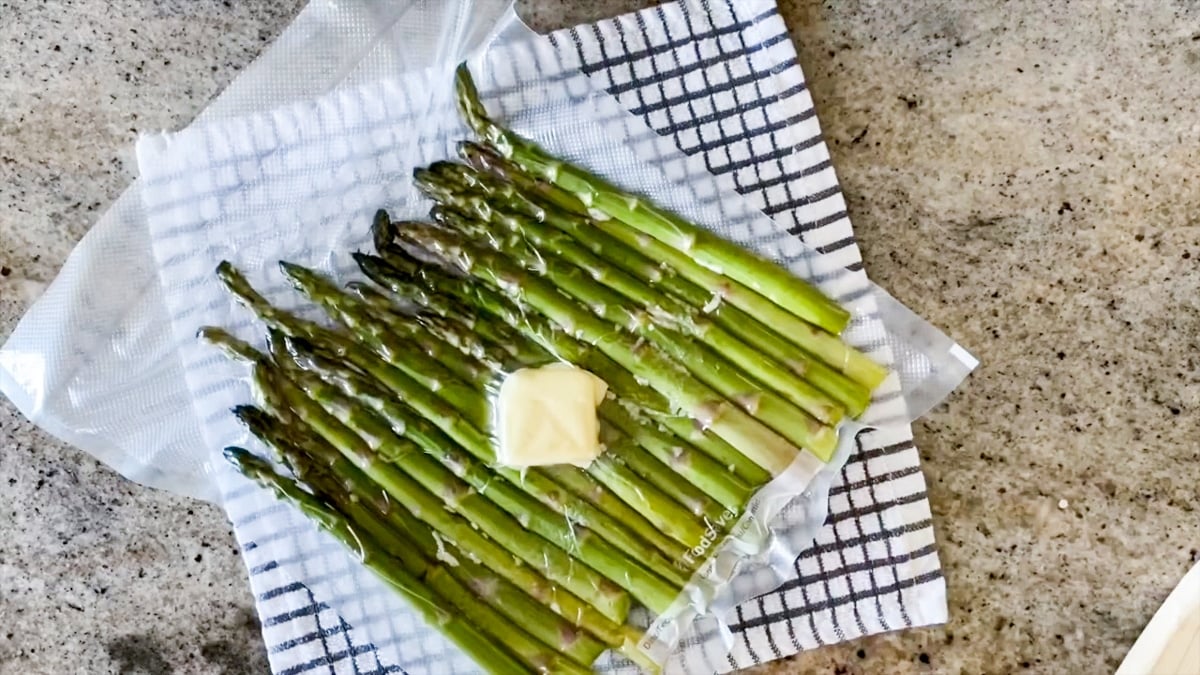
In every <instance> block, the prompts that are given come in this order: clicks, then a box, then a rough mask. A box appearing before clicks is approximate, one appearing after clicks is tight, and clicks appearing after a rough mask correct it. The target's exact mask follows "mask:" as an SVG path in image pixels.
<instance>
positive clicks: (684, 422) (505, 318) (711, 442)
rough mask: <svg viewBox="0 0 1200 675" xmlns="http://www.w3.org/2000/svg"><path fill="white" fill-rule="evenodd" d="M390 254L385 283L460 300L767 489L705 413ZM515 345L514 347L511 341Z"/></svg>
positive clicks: (382, 268)
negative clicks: (680, 405)
mask: <svg viewBox="0 0 1200 675" xmlns="http://www.w3.org/2000/svg"><path fill="white" fill-rule="evenodd" d="M389 254H390V255H389V262H388V263H383V264H381V265H378V266H375V267H374V269H375V271H376V272H377V273H378V274H380V275H381V279H382V280H383V281H382V282H381V283H394V284H415V283H417V281H413V280H419V283H420V284H422V285H424V286H427V287H429V288H431V289H435V290H436V291H437V292H438V293H439V294H442V295H444V296H447V297H454V298H455V299H456V300H458V301H460V302H461V303H462V304H464V305H467V306H473V307H476V308H478V309H479V310H481V311H482V312H483V314H482V316H488V317H492V318H493V319H497V320H499V321H501V322H503V323H505V324H507V325H508V326H509V327H510V328H512V329H513V330H514V331H516V332H517V333H519V334H520V335H522V336H524V337H525V338H526V339H527V340H528V341H532V342H534V343H537V344H538V345H540V346H541V347H542V348H543V349H544V350H546V351H548V352H550V353H552V354H554V355H556V356H557V357H558V358H560V359H562V360H565V361H569V362H571V363H577V364H579V365H580V366H582V367H584V368H586V369H588V370H590V371H592V372H594V373H596V374H597V375H599V376H600V377H601V378H602V379H604V380H605V381H606V382H608V384H609V386H610V387H611V388H612V389H613V391H615V392H616V393H617V394H618V396H620V397H622V398H624V399H626V400H627V402H628V404H629V405H630V406H631V407H634V408H637V409H639V411H641V412H653V414H654V417H655V419H656V420H657V421H658V422H660V423H661V424H663V425H664V426H665V427H667V428H668V429H670V430H671V432H672V433H674V434H675V435H676V436H677V437H679V438H680V439H683V440H685V441H688V442H689V443H690V444H691V445H693V446H694V447H696V448H697V449H699V450H701V451H702V452H703V453H705V454H706V455H708V456H709V457H711V458H713V459H714V460H715V461H716V462H718V463H719V464H720V465H721V466H722V467H724V468H725V471H719V472H718V473H728V474H732V477H733V478H735V479H739V478H740V479H741V481H743V482H745V483H746V484H747V485H751V486H757V485H762V484H763V483H766V482H767V481H768V480H769V479H770V474H769V473H768V472H766V471H765V470H763V469H762V468H760V467H759V466H758V465H757V464H755V463H754V462H753V461H751V460H750V459H749V458H748V457H746V455H744V454H742V453H741V452H740V451H738V450H737V449H736V448H734V447H733V446H732V445H730V444H729V443H727V442H726V441H724V440H722V439H721V438H720V437H719V436H716V435H715V434H713V433H712V432H711V431H709V430H706V429H704V428H703V426H702V425H700V424H698V423H697V422H696V421H695V420H696V419H697V418H696V417H694V416H693V415H694V413H695V412H703V411H686V412H687V413H688V414H687V415H683V416H680V415H675V414H673V413H672V411H671V405H670V402H669V401H668V400H667V398H666V397H665V396H663V395H662V394H660V393H659V392H658V391H656V390H654V389H653V388H651V387H649V386H645V385H643V384H641V383H640V382H638V381H637V379H636V378H635V377H634V376H633V375H632V374H630V372H629V371H627V370H625V369H624V368H623V367H622V366H620V365H619V364H618V363H616V362H615V361H613V360H612V359H610V358H609V357H608V356H606V355H605V354H604V353H603V352H601V351H599V350H598V349H596V348H594V347H593V346H591V345H588V344H585V343H584V342H581V341H579V340H576V339H575V338H573V337H571V336H570V335H568V334H567V332H566V331H565V330H563V329H562V328H561V327H560V326H558V325H556V324H553V323H552V322H550V321H548V320H547V319H545V318H544V317H542V316H541V315H540V314H538V313H537V312H535V311H534V310H533V309H532V308H527V307H526V306H523V305H518V304H516V303H513V302H511V301H510V300H509V299H508V298H506V297H504V296H503V295H501V294H500V293H497V292H495V291H493V290H492V289H490V288H488V287H486V286H483V285H481V284H479V283H465V282H464V281H463V280H462V279H457V278H454V277H451V276H449V275H448V274H446V273H445V272H443V271H442V270H440V269H438V268H435V267H433V266H430V265H424V264H422V263H421V262H419V261H417V260H416V259H415V258H413V257H412V256H408V255H406V254H404V253H403V252H402V251H399V250H397V249H396V248H395V247H392V248H391V249H389ZM488 323H489V322H488V321H480V322H479V324H478V325H481V326H485V325H488ZM482 334H483V333H481V335H482ZM510 344H514V342H513V341H512V340H510ZM539 354H540V353H539ZM541 359H542V357H541V356H540V355H534V356H532V357H530V361H529V362H531V363H539V362H541Z"/></svg>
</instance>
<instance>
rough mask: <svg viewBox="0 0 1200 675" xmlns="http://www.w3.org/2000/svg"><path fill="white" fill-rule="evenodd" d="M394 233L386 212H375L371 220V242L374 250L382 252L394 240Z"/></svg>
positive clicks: (381, 210)
mask: <svg viewBox="0 0 1200 675" xmlns="http://www.w3.org/2000/svg"><path fill="white" fill-rule="evenodd" d="M394 232H395V231H394V229H393V227H392V218H391V216H389V215H388V212H387V211H385V210H383V209H379V210H378V211H376V212H375V218H374V219H372V220H371V241H372V242H373V243H374V244H375V250H376V251H382V250H383V249H384V248H386V247H387V246H388V245H389V244H391V243H392V240H393V239H395V234H394Z"/></svg>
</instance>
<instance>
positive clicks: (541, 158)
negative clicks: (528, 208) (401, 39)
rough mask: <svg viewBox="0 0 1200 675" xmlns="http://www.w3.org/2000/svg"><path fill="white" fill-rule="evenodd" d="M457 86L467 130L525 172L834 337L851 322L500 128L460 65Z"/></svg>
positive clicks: (815, 295)
mask: <svg viewBox="0 0 1200 675" xmlns="http://www.w3.org/2000/svg"><path fill="white" fill-rule="evenodd" d="M455 84H456V89H457V91H456V94H457V97H458V101H457V102H458V108H459V112H460V114H461V115H462V117H463V119H464V120H465V121H466V123H467V125H468V126H470V127H471V128H472V129H474V130H475V132H476V133H477V134H479V136H480V137H481V138H483V139H485V140H487V141H488V142H490V143H491V144H492V145H494V146H495V147H496V148H497V149H498V150H499V151H500V152H501V153H502V154H504V155H505V156H506V157H509V158H510V159H512V160H513V161H515V162H516V163H518V164H520V165H521V166H522V167H524V168H525V169H526V170H527V171H530V172H531V173H533V174H535V175H538V176H541V177H543V178H545V179H546V180H548V181H550V182H552V183H554V184H555V185H558V186H559V187H561V188H563V189H564V190H567V191H569V192H572V193H574V194H575V195H576V196H577V197H579V198H580V200H581V201H582V202H583V203H584V204H586V205H587V206H588V207H590V209H591V210H593V211H597V212H600V213H603V214H605V215H607V216H609V217H610V218H613V219H617V220H620V221H621V222H623V223H625V224H627V225H629V226H630V227H634V228H637V230H638V231H640V232H642V233H644V234H647V235H649V236H651V237H654V238H655V239H658V240H660V241H662V242H663V243H665V244H667V245H668V246H671V247H672V248H674V249H676V250H678V251H680V252H681V253H684V254H686V255H688V256H689V257H691V258H692V259H694V260H695V261H696V262H697V263H699V264H700V265H703V266H705V267H707V268H709V269H712V270H714V271H716V272H718V273H720V274H724V275H725V276H728V277H729V278H731V279H734V280H736V281H738V282H740V283H742V284H745V285H746V286H748V287H750V288H752V289H754V290H755V291H758V292H759V293H761V294H762V295H763V296H766V297H767V298H768V299H770V300H771V301H772V302H774V303H775V304H776V305H778V306H779V307H782V308H784V309H786V310H787V311H789V312H791V313H792V314H794V315H795V316H797V317H800V318H801V319H804V320H806V321H809V322H811V323H812V324H814V325H816V326H820V327H821V328H823V329H825V330H827V331H829V332H830V333H834V334H837V333H840V332H841V331H842V329H843V328H845V327H846V324H847V323H849V321H850V314H849V312H847V311H846V310H844V309H842V308H841V307H840V306H838V305H837V303H835V302H833V301H832V300H830V299H829V298H827V297H825V296H824V295H823V294H822V293H821V292H820V291H819V290H817V289H816V288H815V287H813V286H811V285H809V284H808V283H806V282H804V281H803V280H801V279H798V278H796V277H795V276H793V275H792V274H791V273H790V272H788V271H787V270H785V269H783V268H782V267H780V266H779V265H776V264H775V263H773V262H771V261H769V260H767V259H765V258H762V257H761V256H758V255H756V254H754V253H751V252H750V251H747V250H746V249H744V248H742V247H740V246H738V245H736V244H733V243H731V242H728V241H725V240H724V239H721V238H720V237H717V236H715V235H713V234H712V233H711V232H708V231H707V230H704V229H702V228H699V227H696V226H695V225H693V224H691V223H689V222H687V221H685V220H684V219H682V218H680V217H679V216H677V215H675V214H673V213H670V212H667V211H665V210H663V209H661V208H659V207H657V206H655V205H654V204H652V203H650V202H648V201H646V200H644V199H641V198H638V197H636V196H634V195H632V194H629V193H627V192H623V191H622V190H621V189H620V188H617V187H616V186H615V185H612V184H611V183H609V182H607V181H605V180H604V179H602V178H600V177H599V176H596V175H593V174H591V173H589V172H587V171H585V170H584V169H582V168H580V167H577V166H574V165H571V164H567V163H565V162H562V161H560V160H558V159H555V158H554V157H551V156H550V155H549V154H548V153H546V152H545V151H544V150H542V149H541V148H540V147H538V146H537V145H535V144H534V143H532V142H530V141H528V140H526V139H524V138H521V137H520V136H518V135H517V134H515V133H513V132H511V131H509V130H508V129H505V128H504V127H501V126H500V125H498V124H496V123H495V122H494V121H492V120H491V118H489V117H488V116H487V111H486V110H484V108H483V104H482V103H481V102H480V101H479V92H478V91H477V90H476V88H475V83H474V81H473V80H472V79H471V73H470V71H468V70H467V67H466V65H465V64H463V65H461V66H459V68H458V72H457V73H456V77H455Z"/></svg>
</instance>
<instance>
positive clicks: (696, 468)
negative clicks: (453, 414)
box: [434, 317, 751, 520]
mask: <svg viewBox="0 0 1200 675" xmlns="http://www.w3.org/2000/svg"><path fill="white" fill-rule="evenodd" d="M439 318H440V317H439ZM434 325H435V328H434V330H436V331H437V334H438V335H439V337H441V338H442V339H443V340H444V341H446V342H448V343H452V344H455V345H458V346H459V348H460V349H461V350H463V352H464V353H465V354H468V355H474V356H475V358H478V359H479V362H480V364H482V365H483V366H485V367H486V368H488V369H491V370H492V371H493V372H495V373H497V374H499V373H503V372H504V366H503V365H502V364H500V363H499V362H498V361H496V360H494V359H491V358H489V354H490V353H491V352H493V351H494V347H492V346H491V345H487V344H485V343H484V341H483V340H480V339H479V338H477V337H476V336H474V335H472V334H471V333H470V332H468V329H467V327H466V326H462V325H461V324H458V323H456V322H454V321H452V320H448V319H443V320H440V321H436V322H434ZM520 339H525V338H524V337H523V336H522V337H521V338H520ZM534 344H536V343H534ZM576 344H577V345H578V343H576ZM579 346H580V347H581V348H582V345H579ZM544 354H545V359H552V358H554V356H553V355H552V354H550V353H549V352H545V353H544ZM576 356H578V355H576ZM567 360H568V361H570V362H572V363H578V364H580V365H583V364H584V363H585V362H586V361H587V360H588V359H586V358H578V359H577V358H567ZM613 367H614V368H618V369H619V367H618V366H615V364H614V365H613ZM589 370H590V369H589ZM621 372H624V371H621ZM477 384H482V382H480V383H477ZM599 411H600V416H601V417H602V418H603V419H604V420H605V421H607V422H609V423H611V424H612V425H614V426H615V427H616V428H617V429H619V430H620V431H621V432H624V434H625V435H627V437H626V436H625V435H622V434H613V433H611V432H612V429H607V430H604V431H608V432H609V433H608V434H607V436H608V437H607V438H606V439H605V445H606V446H607V447H608V448H609V450H610V451H612V452H613V453H614V454H615V455H616V456H617V457H619V458H620V459H622V460H624V461H626V462H627V463H628V465H629V467H630V468H631V469H633V471H634V472H636V473H637V474H638V475H640V476H642V477H643V478H646V479H647V480H648V481H650V482H651V483H653V484H654V485H655V487H657V488H659V489H660V490H662V491H663V492H665V493H666V494H668V495H669V496H671V497H672V498H673V499H675V501H677V502H679V503H680V504H683V505H684V506H686V507H687V508H688V509H689V510H691V511H692V513H694V514H696V515H698V516H703V517H706V518H708V519H710V520H718V519H720V518H721V517H722V515H723V513H722V512H723V510H724V509H722V508H719V507H717V504H715V503H713V501H712V500H713V499H716V501H717V503H719V504H721V505H722V506H723V507H724V508H728V509H731V510H733V511H735V512H740V511H741V508H742V507H743V506H745V504H746V501H747V500H748V499H749V498H750V493H751V490H750V488H749V486H747V485H746V484H745V483H743V482H742V481H740V480H738V479H737V478H736V477H735V476H731V475H729V474H728V472H726V471H724V470H723V469H722V467H721V466H719V465H718V464H717V463H716V462H714V461H713V460H711V459H710V458H708V457H707V456H705V455H702V454H698V453H695V452H693V451H692V450H691V449H689V448H687V447H685V446H684V445H681V444H680V443H678V442H676V441H675V439H674V438H673V437H672V436H671V435H670V434H669V433H667V432H665V431H662V430H660V429H659V428H658V427H657V426H656V425H655V423H654V422H653V421H652V420H648V419H645V418H643V417H639V416H637V415H635V414H634V413H633V412H631V411H630V410H627V409H626V408H625V407H624V406H622V405H621V404H620V403H618V402H617V401H616V399H615V398H612V397H609V398H607V399H606V400H605V401H603V402H602V403H601V404H600V408H599ZM602 433H603V431H602ZM629 441H633V442H635V443H637V444H638V445H640V446H641V447H642V448H644V449H646V450H647V451H648V452H649V454H648V455H647V454H645V453H642V452H639V451H637V450H636V449H633V448H627V447H626V446H627V445H628V442H629ZM655 460H657V461H655ZM689 481H690V482H689ZM710 495H711V498H710Z"/></svg>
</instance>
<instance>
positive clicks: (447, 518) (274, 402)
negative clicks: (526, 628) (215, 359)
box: [204, 268, 657, 672]
mask: <svg viewBox="0 0 1200 675" xmlns="http://www.w3.org/2000/svg"><path fill="white" fill-rule="evenodd" d="M226 272H227V273H228V274H229V279H230V280H231V281H233V282H235V284H234V286H235V287H237V288H239V290H241V291H243V292H244V291H247V290H249V291H250V293H251V294H250V295H248V296H246V297H247V298H252V297H254V296H255V295H256V294H254V293H253V289H250V288H249V285H248V284H238V283H236V282H238V281H239V279H240V280H241V281H242V282H244V279H241V278H240V275H238V274H237V273H236V270H232V268H230V269H229V270H226ZM239 297H241V296H239ZM260 299H261V298H260ZM251 306H252V307H253V306H254V305H253V304H252V305H251ZM272 309H274V308H272V307H270V305H266V306H265V307H262V306H259V307H257V310H258V311H260V312H263V311H264V310H272ZM266 315H267V316H270V317H272V322H275V321H278V322H280V324H281V325H284V324H287V323H289V321H290V320H292V321H295V322H296V327H301V325H302V324H303V323H304V322H300V321H299V320H296V319H295V318H294V317H291V316H290V315H288V314H287V313H285V312H281V311H278V310H275V311H274V312H267V313H266ZM309 326H315V324H309ZM204 333H205V336H206V337H209V338H211V339H212V340H214V341H215V343H216V344H217V345H218V346H220V347H222V348H223V349H224V350H225V351H226V352H227V353H230V354H231V355H232V356H233V357H234V358H242V359H248V360H249V361H250V362H251V363H253V364H254V368H253V369H252V373H253V378H254V381H255V383H256V386H255V389H256V391H257V392H258V393H259V394H260V395H261V396H262V397H263V398H264V401H263V403H264V405H265V406H266V407H267V408H268V410H270V411H271V412H273V413H275V414H286V415H289V416H293V417H294V416H295V412H294V411H292V410H291V404H290V403H289V402H288V400H287V399H286V397H285V396H284V395H283V394H282V392H281V386H277V385H275V384H273V383H272V379H273V375H272V369H273V366H272V364H271V363H270V362H269V361H268V360H267V359H265V358H264V357H263V355H262V354H260V353H259V352H258V351H257V350H255V349H253V348H252V347H250V346H249V345H247V344H245V343H244V342H241V341H239V340H237V339H236V338H234V337H232V336H231V335H229V334H228V333H227V332H225V331H223V330H220V329H206V330H205V331H204ZM282 386H283V387H287V386H288V385H287V384H286V380H284V384H283V385H282ZM320 415H321V416H322V417H320V419H322V420H323V421H324V422H325V424H326V428H327V430H328V431H329V432H330V433H331V434H332V435H333V437H334V438H336V439H343V438H345V439H354V436H353V434H351V433H350V432H349V430H347V429H346V428H345V427H344V426H341V425H340V423H338V422H337V421H336V420H334V419H332V418H330V417H328V416H327V415H324V413H320ZM297 419H299V418H297ZM301 423H303V424H305V427H306V428H309V429H310V431H317V430H316V429H315V428H312V427H309V426H308V425H307V423H304V422H303V421H302V420H301ZM317 436H318V437H319V438H320V439H321V442H320V443H314V444H312V445H310V446H308V449H309V450H310V451H313V450H314V449H315V452H316V453H317V456H318V461H319V462H321V463H323V464H326V465H329V466H333V465H334V464H335V463H336V461H337V459H338V458H341V459H343V460H352V459H354V458H355V457H358V458H359V459H361V460H362V463H361V464H360V465H359V466H361V467H362V469H363V470H365V469H367V468H369V467H372V466H375V465H376V464H377V463H378V460H377V459H375V458H372V457H370V456H369V455H343V450H342V449H341V448H336V449H335V448H334V446H333V445H331V444H330V441H328V440H326V437H325V436H324V435H323V434H322V433H320V432H319V431H318V433H317ZM349 447H351V449H355V448H359V449H361V447H362V446H361V444H360V443H358V442H357V441H354V442H352V444H351V445H350V446H349ZM323 450H328V451H331V453H332V454H330V452H325V453H324V454H322V452H323ZM363 475H365V476H367V480H369V481H374V477H373V476H371V475H370V473H365V474H363ZM382 475H384V476H385V477H386V479H387V481H386V484H377V485H378V487H379V489H382V490H383V491H384V492H385V493H386V495H387V496H385V497H383V499H384V500H386V501H390V500H398V501H399V502H400V503H402V504H404V506H405V508H407V509H409V510H410V511H411V512H412V513H414V514H416V515H417V516H418V517H419V518H420V519H421V520H423V521H424V522H426V523H428V524H429V525H430V526H431V527H432V528H433V529H434V530H436V531H437V532H438V533H440V534H441V535H442V536H443V537H446V538H447V539H448V540H449V541H450V542H452V543H454V544H455V545H456V546H458V547H459V548H460V549H461V550H463V551H467V552H468V554H469V556H470V557H471V558H472V559H473V560H474V559H477V560H479V562H480V563H481V564H483V565H485V566H486V567H488V568H490V569H492V570H494V571H496V572H498V573H499V574H500V575H501V576H503V577H504V578H505V579H507V580H509V581H511V582H512V583H513V584H516V585H517V586H518V587H520V588H523V589H525V590H526V592H528V593H529V594H530V595H532V596H533V597H534V598H535V599H537V600H539V601H540V602H542V603H543V604H544V605H545V606H547V607H550V608H551V609H552V610H554V612H555V613H557V614H558V615H559V616H562V617H563V618H565V619H567V620H568V621H570V622H571V623H572V624H574V625H575V626H577V627H580V628H583V629H585V630H587V631H588V632H589V633H591V634H592V635H595V636H596V637H598V638H600V639H601V640H603V641H604V642H605V644H608V645H610V646H613V647H616V648H617V649H618V650H619V651H620V652H621V653H622V654H624V655H625V656H626V657H628V658H630V659H631V660H633V661H635V662H637V663H638V664H639V665H640V666H642V667H643V668H646V669H648V670H650V671H651V672H656V671H657V666H656V665H655V664H654V663H653V662H652V661H649V660H648V659H647V657H646V655H645V654H644V653H643V652H642V651H641V650H640V649H638V648H637V641H638V639H639V638H640V636H641V631H639V630H637V629H635V628H633V627H630V626H623V625H620V624H619V623H618V622H614V621H613V620H612V619H610V618H608V617H607V616H605V615H604V614H603V613H602V612H601V611H599V610H598V609H596V608H595V607H593V606H592V605H591V604H589V603H587V602H585V601H584V600H581V599H580V598H579V596H576V595H574V594H573V593H571V592H570V591H569V590H567V589H566V588H563V587H560V586H557V585H555V584H554V583H552V582H551V581H549V580H548V579H547V578H546V577H545V576H543V575H542V574H539V573H538V572H535V571H534V568H536V567H538V566H542V565H545V564H546V562H545V561H538V562H535V563H534V564H533V565H527V564H526V563H525V562H523V561H522V560H521V558H520V557H519V556H517V555H514V553H513V552H512V551H511V550H509V549H506V548H504V547H503V544H504V541H501V540H493V539H491V538H488V537H486V536H484V535H483V534H481V533H480V532H479V531H478V529H477V528H476V526H475V525H474V524H473V523H471V522H470V521H468V520H466V519H464V518H463V517H461V516H457V515H454V514H452V513H451V512H450V511H449V510H447V509H446V506H445V504H444V503H443V502H442V500H441V499H440V498H439V497H438V496H436V495H434V494H432V493H430V492H428V491H426V490H425V489H424V488H422V487H421V486H420V485H419V484H418V483H417V482H416V481H414V480H413V479H411V478H410V477H408V476H407V475H405V474H404V473H402V472H399V471H384V472H383V473H382ZM368 494H373V493H368ZM386 501H385V503H386Z"/></svg>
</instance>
